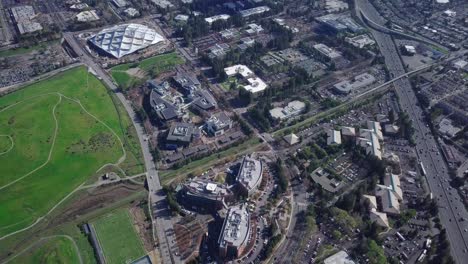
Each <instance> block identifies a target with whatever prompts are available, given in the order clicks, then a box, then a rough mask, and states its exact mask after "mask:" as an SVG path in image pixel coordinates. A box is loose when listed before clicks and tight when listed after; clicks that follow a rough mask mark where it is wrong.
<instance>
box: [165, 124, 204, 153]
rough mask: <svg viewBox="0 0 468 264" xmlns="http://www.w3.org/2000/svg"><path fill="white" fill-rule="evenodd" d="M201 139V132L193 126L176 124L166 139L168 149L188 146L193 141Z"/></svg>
mask: <svg viewBox="0 0 468 264" xmlns="http://www.w3.org/2000/svg"><path fill="white" fill-rule="evenodd" d="M199 137H200V130H199V129H198V128H197V127H195V126H194V125H193V124H189V123H174V124H172V126H171V128H170V129H169V133H168V134H167V137H166V147H167V148H168V149H176V148H177V147H179V146H188V145H189V144H190V142H192V140H193V139H195V138H199Z"/></svg>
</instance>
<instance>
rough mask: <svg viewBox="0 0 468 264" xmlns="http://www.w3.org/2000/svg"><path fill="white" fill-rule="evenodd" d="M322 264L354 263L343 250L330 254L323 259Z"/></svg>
mask: <svg viewBox="0 0 468 264" xmlns="http://www.w3.org/2000/svg"><path fill="white" fill-rule="evenodd" d="M323 263H324V264H354V261H352V260H351V258H350V257H349V255H348V253H346V252H345V251H339V252H338V253H336V254H334V255H331V256H330V257H328V258H326V259H325V260H324V261H323Z"/></svg>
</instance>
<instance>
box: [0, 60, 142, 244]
mask: <svg viewBox="0 0 468 264" xmlns="http://www.w3.org/2000/svg"><path fill="white" fill-rule="evenodd" d="M134 133H135V132H134V128H133V126H132V124H131V121H130V119H129V117H128V116H127V115H126V113H125V112H123V111H122V110H121V106H120V105H118V104H114V101H113V99H112V97H111V96H110V95H109V94H108V92H107V90H106V88H105V87H104V86H103V85H102V83H101V82H100V81H99V80H98V79H96V78H95V77H94V76H93V75H92V74H90V73H88V71H87V69H86V68H84V67H79V68H74V69H72V70H68V71H66V72H64V73H61V74H59V75H57V76H55V77H53V78H51V79H48V80H44V81H41V82H38V83H35V84H32V85H30V86H28V87H25V88H23V89H21V90H19V91H17V92H14V93H12V94H9V95H7V96H4V97H0V135H2V136H0V142H2V143H0V193H1V195H0V237H2V236H4V235H7V234H10V233H11V232H14V231H17V230H20V229H22V228H25V227H28V226H30V225H31V224H33V223H34V222H36V221H37V220H38V219H41V217H43V216H44V215H46V214H47V213H48V212H49V211H50V210H51V209H53V208H54V207H55V206H56V205H57V204H58V203H59V202H61V201H62V200H63V199H64V198H66V197H67V195H69V194H70V193H71V192H72V191H73V190H75V189H76V188H77V187H79V185H81V184H82V183H83V182H85V181H86V180H87V179H88V178H89V177H90V176H92V175H94V174H96V173H97V171H98V170H99V169H100V168H101V167H103V166H104V165H107V167H110V168H113V170H115V171H116V172H118V173H119V174H122V173H123V172H127V173H128V174H130V173H141V172H143V166H142V162H141V161H140V158H141V152H140V147H139V145H138V144H137V143H136V142H137V139H135V138H134V136H133V135H134ZM6 139H9V141H10V143H8V142H7V140H6ZM9 144H10V147H8V145H9ZM122 171H123V172H122Z"/></svg>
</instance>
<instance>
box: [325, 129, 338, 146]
mask: <svg viewBox="0 0 468 264" xmlns="http://www.w3.org/2000/svg"><path fill="white" fill-rule="evenodd" d="M340 144H341V134H340V131H338V130H334V129H330V130H328V131H327V145H340Z"/></svg>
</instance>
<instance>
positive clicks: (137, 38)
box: [89, 24, 164, 59]
mask: <svg viewBox="0 0 468 264" xmlns="http://www.w3.org/2000/svg"><path fill="white" fill-rule="evenodd" d="M163 41H164V38H163V37H162V36H161V35H159V34H158V33H157V32H156V31H155V30H154V29H152V28H149V27H147V26H145V25H141V24H121V25H116V26H113V27H110V28H106V29H103V30H101V31H100V32H99V33H97V34H96V35H94V36H92V37H91V38H90V39H89V42H90V43H91V44H92V45H93V46H95V47H97V48H98V49H99V50H101V51H103V52H105V53H106V54H108V55H111V56H113V57H115V58H117V59H119V58H122V57H123V56H125V55H128V54H131V53H134V52H136V51H138V50H141V49H144V48H146V47H148V46H151V45H154V44H156V43H160V42H163Z"/></svg>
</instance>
